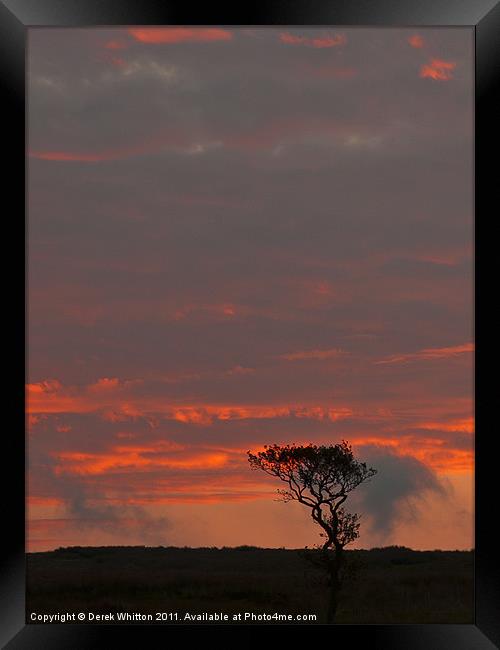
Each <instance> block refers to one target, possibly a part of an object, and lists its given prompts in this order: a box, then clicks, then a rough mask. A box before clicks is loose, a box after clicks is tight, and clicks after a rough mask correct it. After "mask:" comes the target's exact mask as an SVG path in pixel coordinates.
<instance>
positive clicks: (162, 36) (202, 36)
mask: <svg viewBox="0 0 500 650" xmlns="http://www.w3.org/2000/svg"><path fill="white" fill-rule="evenodd" d="M128 33H129V34H130V36H132V38H134V39H135V40H136V41H140V42H141V43H154V44H161V43H188V42H197V43H210V42H214V41H230V40H232V38H233V34H232V32H229V31H228V30H226V29H220V28H216V27H165V28H163V27H160V28H158V27H153V28H149V27H134V28H131V29H129V30H128Z"/></svg>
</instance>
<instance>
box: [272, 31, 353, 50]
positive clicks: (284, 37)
mask: <svg viewBox="0 0 500 650" xmlns="http://www.w3.org/2000/svg"><path fill="white" fill-rule="evenodd" d="M279 38H280V41H281V42H282V43H287V44H288V45H305V46H307V47H315V48H325V47H338V46H339V45H345V44H346V43H347V38H346V36H345V35H344V34H337V35H335V36H324V37H318V38H307V37H306V36H296V35H294V34H290V33H288V32H282V33H281V34H280V37H279Z"/></svg>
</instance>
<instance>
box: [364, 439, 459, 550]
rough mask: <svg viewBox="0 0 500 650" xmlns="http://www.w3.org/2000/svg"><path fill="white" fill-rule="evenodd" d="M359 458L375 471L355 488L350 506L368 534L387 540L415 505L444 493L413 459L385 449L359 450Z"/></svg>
mask: <svg viewBox="0 0 500 650" xmlns="http://www.w3.org/2000/svg"><path fill="white" fill-rule="evenodd" d="M359 450H360V458H362V459H363V461H364V462H366V463H367V464H368V466H370V467H371V466H373V467H374V468H375V469H376V470H377V474H376V475H375V476H374V477H373V478H372V479H371V481H370V482H369V484H366V485H364V486H362V487H360V488H359V491H358V492H357V493H353V496H354V494H355V495H356V496H355V498H353V499H352V502H353V505H354V506H355V507H356V508H358V507H360V508H361V509H362V511H363V513H365V514H366V516H367V517H369V520H370V528H371V532H372V533H373V534H374V535H375V536H376V537H377V538H379V539H380V542H383V541H384V540H386V539H388V538H389V537H390V535H391V534H392V532H393V531H394V528H395V526H396V525H397V524H398V523H399V522H400V521H401V520H405V519H408V518H412V516H413V514H414V508H415V504H417V503H418V502H422V501H425V499H427V498H433V497H435V496H439V497H443V496H446V494H447V492H446V489H445V487H444V486H443V484H442V483H441V482H440V481H439V479H438V477H437V475H436V474H435V473H434V471H433V470H432V469H430V468H429V467H428V466H427V465H424V463H422V462H421V461H419V460H417V459H416V458H414V457H413V456H404V455H397V454H395V453H394V452H393V450H392V449H391V448H389V447H383V446H382V447H381V446H363V447H359Z"/></svg>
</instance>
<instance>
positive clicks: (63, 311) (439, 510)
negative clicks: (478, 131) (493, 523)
mask: <svg viewBox="0 0 500 650" xmlns="http://www.w3.org/2000/svg"><path fill="white" fill-rule="evenodd" d="M28 40H29V48H28V83H29V93H28V107H27V109H28V122H29V129H28V156H29V178H28V200H29V214H28V216H29V226H28V267H29V268H28V312H29V317H28V359H29V363H28V378H27V407H28V414H27V425H28V434H27V436H28V438H27V440H28V451H29V453H28V463H29V473H28V494H29V497H28V501H29V503H28V512H29V521H28V540H27V541H28V549H29V550H45V549H51V548H57V547H59V546H70V545H111V544H120V545H128V544H145V545H160V544H162V545H165V546H168V545H176V546H184V545H187V546H223V545H226V546H234V545H239V544H252V545H258V546H269V547H274V546H276V547H281V546H284V547H291V548H297V547H301V546H305V545H309V546H313V545H314V544H316V543H318V542H320V541H321V539H320V538H319V535H318V533H319V529H317V528H316V527H315V526H314V525H313V523H312V522H311V521H310V519H309V512H308V511H306V510H307V509H305V508H303V507H302V506H300V505H298V504H296V503H288V504H283V503H280V502H278V501H276V500H275V499H276V493H275V490H276V488H278V487H281V486H280V485H279V484H277V483H276V482H275V481H273V479H272V478H270V477H268V476H266V475H264V474H263V473H261V472H256V471H252V470H251V469H250V467H249V465H248V462H247V458H246V452H247V450H252V451H256V450H259V449H261V448H262V447H263V445H265V444H273V443H308V442H314V443H316V444H333V443H336V442H339V441H340V440H341V439H342V438H344V439H346V440H348V441H349V442H350V443H351V444H352V445H353V448H354V451H355V453H356V455H357V456H358V457H359V458H360V459H361V460H365V461H367V462H368V463H369V464H371V465H372V466H373V467H375V468H377V469H378V474H377V476H376V477H375V478H373V479H372V481H371V482H370V483H369V484H367V485H366V486H363V487H361V488H359V489H358V490H357V491H356V493H353V494H352V495H351V497H350V498H349V500H348V501H347V503H346V505H350V506H351V508H352V509H355V510H356V511H358V512H360V513H361V514H362V520H361V522H362V523H361V537H360V539H359V540H358V542H357V544H356V546H357V547H362V548H369V547H371V546H375V545H376V546H381V545H388V544H403V545H406V546H411V547H413V548H428V549H429V548H430V549H433V548H452V549H455V548H471V547H473V545H474V540H473V477H474V471H473V430H474V421H473V359H474V342H473V341H474V339H473V294H472V291H473V274H472V269H473V171H472V164H473V161H472V152H473V139H472V138H473V58H472V54H473V32H472V29H449V28H445V29H419V30H414V29H379V28H378V29H372V28H370V29H368V28H366V29H344V28H333V27H332V28H331V29H326V28H321V29H319V28H317V29H298V28H287V27H283V28H258V29H257V28H252V29H250V28H228V27H210V28H180V27H175V28H122V29H117V28H114V29H45V28H44V29H30V30H29V39H28Z"/></svg>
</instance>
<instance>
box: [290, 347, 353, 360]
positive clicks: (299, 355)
mask: <svg viewBox="0 0 500 650" xmlns="http://www.w3.org/2000/svg"><path fill="white" fill-rule="evenodd" d="M342 354H346V352H344V351H343V350H341V349H339V348H330V349H328V350H301V351H299V352H288V353H287V354H282V355H280V358H281V359H286V360H287V361H303V360H307V359H316V360H319V361H324V360H325V359H332V358H333V357H338V356H339V355H342Z"/></svg>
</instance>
